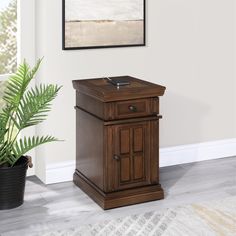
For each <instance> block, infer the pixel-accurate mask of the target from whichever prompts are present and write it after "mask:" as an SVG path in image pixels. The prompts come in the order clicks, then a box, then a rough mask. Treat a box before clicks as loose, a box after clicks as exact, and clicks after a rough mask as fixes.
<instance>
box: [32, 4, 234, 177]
mask: <svg viewBox="0 0 236 236" xmlns="http://www.w3.org/2000/svg"><path fill="white" fill-rule="evenodd" d="M61 7H62V6H61V1H59V0H50V1H47V0H38V1H36V55H37V57H42V56H44V63H43V66H42V67H41V72H40V75H39V79H38V82H45V83H58V84H60V85H63V89H62V91H61V93H60V95H59V96H58V98H57V99H56V101H55V103H54V106H53V111H52V112H51V115H50V117H49V119H48V121H47V122H46V123H44V124H42V125H41V126H40V127H38V129H37V133H38V134H47V133H49V134H53V135H55V136H57V137H58V138H61V139H64V140H65V141H64V142H59V143H54V144H49V145H45V146H42V147H41V148H39V149H37V158H40V160H41V161H42V163H41V164H42V165H44V167H45V165H46V166H47V165H53V164H56V163H60V162H64V161H70V160H74V158H75V112H74V108H73V106H74V104H75V96H74V91H73V88H72V83H71V81H72V80H73V79H80V78H92V77H99V76H104V75H106V76H112V75H126V74H129V75H132V76H137V77H138V78H141V79H145V80H149V81H152V82H156V83H159V84H162V85H165V86H166V87H167V91H166V94H165V96H164V97H163V98H162V99H161V113H162V114H163V120H162V121H161V128H160V143H161V147H169V146H176V145H183V144H190V143H198V142H207V141H214V140H223V139H228V138H234V136H235V133H234V129H233V127H234V119H235V116H234V107H235V101H234V91H235V90H234V81H233V74H234V64H233V56H234V55H233V37H234V34H233V0H224V1H222V0H198V1H194V0H178V1H177V0H165V1H164V0H148V1H147V17H148V19H147V39H148V40H147V46H146V47H137V48H116V49H95V50H94V49H93V50H77V51H62V49H61V48H62V45H61V44H62V39H61V38H62V25H61V21H62V16H61V12H62V9H61ZM44 158H45V160H44ZM44 161H45V163H44ZM40 176H41V178H42V179H45V176H44V174H43V173H41V174H40Z"/></svg>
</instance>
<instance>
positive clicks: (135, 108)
mask: <svg viewBox="0 0 236 236" xmlns="http://www.w3.org/2000/svg"><path fill="white" fill-rule="evenodd" d="M129 110H130V111H132V112H136V111H137V107H136V106H133V105H130V106H129Z"/></svg>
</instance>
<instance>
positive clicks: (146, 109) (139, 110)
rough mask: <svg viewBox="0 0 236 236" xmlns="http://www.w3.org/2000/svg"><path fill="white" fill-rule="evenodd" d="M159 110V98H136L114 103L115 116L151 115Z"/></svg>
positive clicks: (116, 117) (118, 117) (119, 117)
mask: <svg viewBox="0 0 236 236" xmlns="http://www.w3.org/2000/svg"><path fill="white" fill-rule="evenodd" d="M158 111H159V103H158V98H147V99H135V100H128V101H120V102H116V103H114V113H113V114H114V116H115V117H114V118H115V119H124V118H131V117H142V116H150V115H153V114H155V113H158Z"/></svg>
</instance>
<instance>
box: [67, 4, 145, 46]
mask: <svg viewBox="0 0 236 236" xmlns="http://www.w3.org/2000/svg"><path fill="white" fill-rule="evenodd" d="M145 4H146V2H145V0H62V9H63V17H62V18H63V22H62V23H63V40H62V41H63V49H64V50H73V49H88V48H107V47H130V46H145V38H146V37H145Z"/></svg>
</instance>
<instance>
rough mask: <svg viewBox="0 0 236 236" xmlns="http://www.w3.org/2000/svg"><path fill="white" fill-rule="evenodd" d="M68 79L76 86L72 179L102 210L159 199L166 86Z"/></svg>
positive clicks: (128, 79)
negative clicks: (161, 99) (161, 98)
mask: <svg viewBox="0 0 236 236" xmlns="http://www.w3.org/2000/svg"><path fill="white" fill-rule="evenodd" d="M122 79H126V80H127V81H129V82H130V85H127V86H124V87H120V88H117V87H115V86H114V85H112V84H110V83H109V82H108V81H107V80H106V79H90V80H75V81H73V85H74V88H75V89H76V107H75V108H76V171H75V174H74V182H75V184H76V185H77V186H79V187H80V188H81V189H82V190H83V191H84V192H86V193H87V194H88V195H89V196H90V197H91V198H92V199H93V200H94V201H95V202H97V203H98V204H99V205H100V206H101V207H102V208H103V209H110V208H114V207H119V206H125V205H130V204H135V203H141V202H145V201H151V200H157V199H162V198H163V197H164V194H163V190H162V188H161V185H160V183H159V119H160V118H161V116H160V115H159V96H162V95H163V94H164V91H165V87H163V86H160V85H156V84H152V83H149V82H146V81H143V80H139V79H136V78H133V77H129V76H125V77H122Z"/></svg>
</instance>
